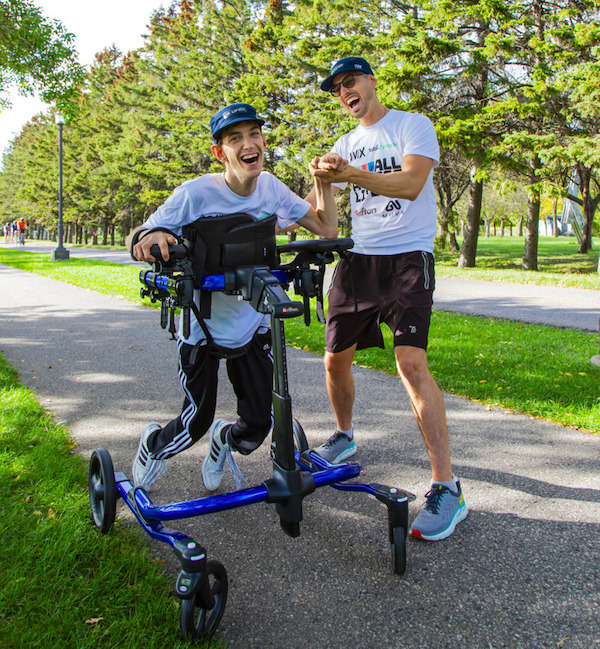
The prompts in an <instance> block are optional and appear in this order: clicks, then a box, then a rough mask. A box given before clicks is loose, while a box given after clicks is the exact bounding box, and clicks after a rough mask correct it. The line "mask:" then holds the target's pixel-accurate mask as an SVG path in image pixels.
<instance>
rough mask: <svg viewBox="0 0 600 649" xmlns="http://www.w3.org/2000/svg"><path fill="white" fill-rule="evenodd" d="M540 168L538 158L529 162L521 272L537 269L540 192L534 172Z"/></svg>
mask: <svg viewBox="0 0 600 649" xmlns="http://www.w3.org/2000/svg"><path fill="white" fill-rule="evenodd" d="M541 166H542V164H541V162H540V160H539V158H537V157H535V158H534V159H533V160H531V163H530V167H529V185H530V189H529V199H528V201H527V223H526V224H525V249H524V250H523V265H522V268H523V270H537V269H538V241H539V236H540V190H539V188H538V186H537V182H538V181H539V178H538V175H537V173H536V171H537V170H538V169H539V168H540V167H541Z"/></svg>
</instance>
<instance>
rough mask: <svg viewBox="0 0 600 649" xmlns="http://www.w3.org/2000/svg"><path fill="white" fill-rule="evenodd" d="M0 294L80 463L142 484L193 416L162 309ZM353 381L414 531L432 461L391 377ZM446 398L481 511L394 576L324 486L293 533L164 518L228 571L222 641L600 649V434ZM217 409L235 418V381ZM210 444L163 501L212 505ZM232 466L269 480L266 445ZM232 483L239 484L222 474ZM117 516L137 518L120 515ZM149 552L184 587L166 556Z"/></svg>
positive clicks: (365, 422) (313, 430) (240, 513)
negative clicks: (146, 456)
mask: <svg viewBox="0 0 600 649" xmlns="http://www.w3.org/2000/svg"><path fill="white" fill-rule="evenodd" d="M26 249H27V248H26ZM0 285H1V286H2V287H3V291H2V293H3V309H2V310H1V311H0V352H1V353H2V354H4V355H5V356H6V358H7V359H8V361H9V362H10V363H11V364H12V365H13V366H14V367H15V368H17V370H19V372H20V378H21V381H22V382H23V383H24V385H26V386H27V387H28V388H30V389H32V390H33V391H34V392H35V393H36V395H37V397H38V399H39V401H40V403H42V405H43V406H44V407H46V408H47V409H48V410H49V411H50V412H52V413H53V415H54V416H55V418H56V420H58V421H62V422H64V423H65V424H66V425H67V426H68V428H69V429H70V430H71V431H72V433H73V436H74V439H75V440H76V441H77V443H78V445H79V451H80V452H81V453H82V454H83V455H84V456H85V457H89V455H90V454H91V452H92V451H93V450H94V449H95V448H97V447H99V446H103V447H106V448H107V449H109V451H110V453H111V456H112V458H113V461H114V463H115V469H116V470H117V471H125V472H126V473H127V474H130V468H131V462H132V459H133V457H134V455H135V452H136V450H137V445H138V440H139V435H140V432H141V430H142V428H143V427H144V425H145V424H146V423H147V422H148V421H152V420H156V421H159V422H166V421H168V420H169V419H170V418H171V417H173V416H174V415H176V414H177V413H178V412H179V409H180V407H181V400H182V398H181V393H180V388H179V385H178V381H177V371H176V370H177V368H176V349H175V343H173V342H172V341H170V340H169V339H168V335H167V334H166V333H165V332H164V331H163V330H162V329H161V328H160V326H159V322H158V318H159V316H158V313H157V312H156V311H155V310H150V309H147V308H144V307H140V306H136V305H132V304H129V303H127V302H124V301H122V300H118V299H114V298H110V297H107V296H104V295H101V294H99V293H94V292H92V291H88V290H85V289H80V288H77V287H74V286H70V285H67V284H63V283H60V282H56V281H54V280H50V279H46V278H43V277H38V276H36V275H33V274H30V273H26V272H22V271H18V270H15V269H13V268H9V267H6V266H0ZM511 287H512V285H511ZM468 299H469V300H471V301H476V302H479V300H478V299H474V298H473V296H472V295H470V296H469V298H468ZM463 300H464V301H466V300H467V298H466V297H463ZM436 303H437V304H438V305H439V299H438V298H436ZM507 315H508V314H505V316H503V317H507ZM596 321H597V312H596ZM558 324H562V323H558ZM564 326H567V325H564ZM532 344H534V341H532ZM540 355H543V350H540ZM288 366H289V377H290V383H291V388H290V390H291V393H292V398H293V401H294V415H295V416H296V417H297V418H298V419H299V420H300V421H301V422H302V424H303V426H304V429H305V430H306V432H307V435H308V438H309V442H310V443H311V445H317V444H320V443H321V442H323V441H324V440H325V439H327V437H328V436H329V434H330V432H331V430H332V427H333V419H332V416H331V414H330V408H329V403H328V399H327V395H326V392H325V389H324V376H323V368H322V361H321V358H320V357H318V356H316V355H313V354H310V353H307V352H302V351H299V350H295V349H289V350H288ZM355 377H356V388H357V406H356V416H355V425H356V429H357V441H358V446H359V453H358V454H357V456H356V459H357V460H358V461H360V463H361V464H362V466H363V473H362V475H361V479H362V480H364V481H365V482H371V481H376V482H381V483H385V484H389V485H393V486H397V487H400V488H403V489H406V490H408V491H411V492H413V493H415V494H417V495H418V498H417V501H415V502H414V503H411V506H410V518H411V520H412V518H413V517H414V516H415V515H416V514H417V512H418V511H419V509H420V507H421V504H422V501H423V495H424V493H425V491H426V490H427V488H428V483H429V473H430V469H429V463H428V461H427V457H426V454H425V450H424V447H423V443H422V441H421V438H420V434H419V432H418V429H417V427H416V424H415V420H414V416H413V414H412V410H411V407H410V403H409V401H408V398H407V396H406V393H405V392H404V390H403V389H402V386H401V384H400V382H399V380H398V379H397V378H395V377H392V376H385V375H382V374H378V373H376V372H372V371H370V370H366V369H364V368H355ZM445 398H446V406H447V410H448V423H449V429H450V435H451V445H452V455H453V462H454V471H455V473H456V474H457V475H458V476H459V477H460V479H461V481H462V484H463V488H464V491H465V496H466V501H467V504H468V506H469V509H470V513H469V516H468V518H467V519H466V521H464V522H463V523H461V524H460V525H459V526H458V528H457V530H456V532H455V533H454V534H453V535H452V536H451V537H450V538H449V539H446V540H445V541H442V542H438V543H426V542H422V541H416V540H413V539H411V540H409V543H408V558H407V559H408V567H407V571H406V573H405V575H404V576H402V577H398V576H395V575H393V574H392V570H391V560H390V547H389V543H388V539H387V516H386V510H385V507H384V506H383V505H381V504H380V503H378V502H377V501H376V500H374V499H372V498H370V497H369V496H366V495H364V494H358V493H346V492H338V491H335V490H333V489H329V488H326V487H325V488H322V489H319V490H317V492H315V493H314V494H312V495H311V496H309V497H308V498H307V499H306V500H305V501H304V521H303V523H302V526H301V532H302V533H301V536H300V537H299V538H297V539H291V538H289V537H287V536H286V535H285V534H283V532H281V530H280V528H279V522H278V518H277V515H276V512H275V510H274V508H273V507H272V506H271V505H267V504H259V505H252V506H250V507H245V508H241V509H236V510H232V511H228V512H221V513H217V514H211V515H207V516H203V517H198V518H195V519H187V520H184V521H178V522H176V523H174V524H173V525H172V527H175V528H176V529H181V530H183V531H185V532H186V533H188V534H190V536H192V537H194V538H195V539H196V540H197V541H198V542H200V543H202V544H203V545H204V546H205V547H206V548H207V551H208V554H209V557H211V558H215V559H218V560H219V561H221V562H222V563H223V564H224V565H225V567H226V569H227V572H228V575H229V581H230V588H229V599H228V603H227V607H226V610H225V615H224V617H223V620H222V622H221V626H220V631H219V633H220V635H221V637H223V638H224V639H225V640H226V641H227V642H228V643H229V646H230V647H232V648H233V649H268V648H273V649H284V648H286V649H296V648H297V649H300V648H308V649H321V648H322V649H345V648H346V647H349V646H351V647H356V648H358V649H386V648H390V649H404V648H407V649H408V648H411V649H414V648H415V647H417V648H423V649H437V648H440V649H441V648H446V647H448V648H452V649H457V648H467V649H480V648H481V649H490V648H492V649H499V648H503V647H507V648H508V647H510V648H519V649H520V648H523V649H531V648H556V647H562V648H564V649H574V648H578V649H590V648H592V647H600V437H598V436H595V435H589V434H586V433H583V432H581V431H577V430H573V429H568V428H563V427H561V426H556V425H553V424H549V423H546V422H544V421H540V420H536V419H533V418H529V417H525V416H521V415H516V414H512V413H510V412H507V411H504V410H501V409H496V408H492V409H488V408H487V407H485V406H481V405H479V404H475V403H472V402H470V401H468V400H467V399H461V398H457V397H454V396H451V395H445ZM217 416H222V417H225V418H227V419H232V418H234V417H235V402H234V398H233V395H232V392H231V390H230V388H229V385H228V382H227V380H226V378H225V376H224V375H223V377H222V380H221V383H220V400H219V405H218V409H217ZM206 450H207V440H206V439H203V440H201V441H200V442H199V443H198V444H196V445H195V446H194V447H192V448H191V449H189V450H188V451H186V452H185V453H182V454H180V455H179V456H177V457H175V458H172V459H171V460H169V461H168V462H167V468H168V474H167V476H166V477H163V478H160V479H159V481H158V482H157V486H156V490H155V491H153V492H152V497H153V499H154V501H155V502H157V503H167V502H172V501H179V500H184V499H189V498H195V497H201V496H203V495H205V494H206V492H205V491H204V488H203V486H202V480H201V476H200V464H201V462H202V459H203V458H204V455H205V453H206ZM239 464H240V467H241V469H242V471H243V472H244V475H245V476H246V479H247V480H248V483H249V484H259V483H260V482H262V481H263V480H264V479H266V478H267V477H269V475H270V462H269V460H268V457H267V448H266V446H265V447H263V448H261V449H259V450H258V451H257V452H256V453H254V454H253V455H251V456H249V457H245V458H240V461H239ZM223 487H224V488H226V489H232V488H233V483H232V480H231V478H230V476H229V475H226V477H225V479H224V483H223ZM118 515H119V516H121V517H123V519H124V520H126V521H131V524H132V525H133V526H134V527H137V523H136V522H135V521H132V517H131V515H130V514H129V511H128V509H126V508H124V507H123V506H122V505H120V506H119V512H118ZM140 531H141V530H140ZM148 543H149V546H150V547H151V549H152V551H153V552H155V553H156V556H160V557H163V558H165V559H167V563H166V564H165V570H166V571H167V572H168V574H169V575H171V576H172V578H173V581H174V580H175V577H176V575H177V572H178V570H179V566H178V563H177V561H176V560H174V557H173V554H172V551H171V550H170V548H169V547H168V546H166V545H165V544H161V543H159V542H156V541H152V540H150V539H148ZM133 605H135V602H134V601H133V600H132V606H133ZM177 633H178V620H177V619H176V616H174V619H173V634H174V637H175V636H176V634H177Z"/></svg>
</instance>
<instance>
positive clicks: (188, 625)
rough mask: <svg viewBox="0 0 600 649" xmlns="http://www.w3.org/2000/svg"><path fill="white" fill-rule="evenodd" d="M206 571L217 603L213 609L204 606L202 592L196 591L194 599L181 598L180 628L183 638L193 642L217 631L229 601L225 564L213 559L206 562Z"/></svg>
mask: <svg viewBox="0 0 600 649" xmlns="http://www.w3.org/2000/svg"><path fill="white" fill-rule="evenodd" d="M206 573H207V574H208V580H209V584H210V592H211V593H212V595H213V597H214V598H215V605H214V606H213V607H212V608H211V609H206V608H204V605H203V603H202V599H201V597H200V593H196V596H195V597H193V598H192V599H182V600H181V609H180V615H179V628H180V630H181V635H182V636H183V638H184V639H185V640H188V641H192V642H200V641H202V640H205V639H206V638H210V637H211V636H212V635H213V634H214V633H215V631H216V630H217V627H218V626H219V622H221V618H222V617H223V613H224V611H225V604H226V602H227V590H228V582H227V572H226V570H225V566H223V564H222V563H220V562H219V561H214V560H213V559H211V560H209V561H207V562H206Z"/></svg>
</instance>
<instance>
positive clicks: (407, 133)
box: [308, 57, 468, 541]
mask: <svg viewBox="0 0 600 649" xmlns="http://www.w3.org/2000/svg"><path fill="white" fill-rule="evenodd" d="M376 84H377V80H376V79H375V76H374V75H373V71H372V69H371V67H370V65H369V63H367V61H365V60H364V59H362V58H359V57H347V58H344V59H341V60H340V61H338V62H337V63H335V65H334V66H333V68H332V70H331V75H330V76H329V77H328V78H327V79H325V81H324V82H323V83H322V84H321V89H322V90H324V91H326V92H329V93H331V94H332V95H333V96H335V97H337V98H338V100H339V102H340V104H341V105H342V107H343V108H344V109H345V110H346V111H347V112H348V113H349V114H350V115H351V116H352V117H354V118H355V119H357V120H359V125H358V126H357V127H356V128H355V129H354V130H353V131H351V132H350V133H347V134H346V135H343V136H342V137H341V138H340V139H339V140H338V141H337V142H336V143H335V145H334V147H333V150H332V152H331V153H328V154H327V155H325V156H323V157H322V158H320V159H319V162H318V167H319V169H318V171H317V172H316V173H315V175H316V176H319V175H320V176H321V177H322V178H323V179H325V180H327V181H329V182H333V183H336V187H337V188H338V189H339V188H343V187H345V185H346V184H347V183H350V184H351V207H352V238H353V239H354V248H353V249H352V251H351V252H349V253H347V256H346V258H345V259H343V260H342V261H340V263H339V264H338V267H337V269H336V273H335V276H334V279H333V282H332V287H331V290H330V294H329V308H328V316H327V329H326V343H327V351H326V353H325V371H326V383H327V391H328V394H329V399H330V401H331V405H332V409H333V412H334V415H335V418H336V423H337V430H336V432H335V433H334V434H333V435H332V437H331V438H330V439H329V440H328V441H327V442H326V443H325V444H323V445H322V446H319V447H318V448H317V449H315V450H316V451H317V453H319V455H321V456H322V457H324V458H325V459H327V460H328V461H330V462H332V463H337V462H341V461H342V460H344V459H346V458H348V457H350V456H352V455H354V453H356V442H355V441H354V431H353V426H352V409H353V405H354V398H355V391H354V380H353V377H352V361H353V358H354V353H355V351H356V350H357V349H364V348H367V347H383V346H384V345H383V337H382V334H381V328H380V325H381V324H382V323H385V324H386V325H387V326H388V327H389V328H390V329H391V331H392V332H393V334H394V353H395V357H396V366H397V368H398V373H399V375H400V378H401V379H402V382H403V384H404V386H405V388H406V390H407V392H408V394H409V396H410V400H411V404H412V408H413V412H414V414H415V417H416V420H417V424H418V426H419V428H420V430H421V433H422V435H423V439H424V441H425V446H426V447H427V452H428V454H429V459H430V461H431V468H432V483H431V489H430V490H429V491H428V492H427V495H426V502H425V506H424V508H423V510H422V511H421V513H420V514H419V515H418V516H417V518H416V519H415V521H413V524H412V526H411V530H410V533H411V534H412V535H413V536H415V537H418V538H422V539H426V540H430V541H437V540H440V539H443V538H446V537H447V536H450V534H452V532H453V531H454V529H455V527H456V525H457V524H458V523H459V522H460V521H462V520H463V519H464V518H465V517H466V516H467V511H468V510H467V506H466V504H465V501H464V497H463V494H462V489H461V486H460V482H459V481H458V479H457V478H456V476H454V474H453V473H452V465H451V462H450V450H449V443H448V429H447V425H446V407H445V404H444V398H443V396H442V393H441V391H440V389H439V387H438V386H437V384H436V382H435V380H434V379H433V377H432V376H431V373H430V372H429V368H428V365H427V352H426V350H427V338H428V333H429V324H430V319H431V309H432V304H433V290H434V287H435V276H434V260H433V240H434V237H435V234H436V229H437V213H436V200H435V191H434V186H433V169H434V167H435V166H437V164H438V161H439V146H438V142H437V136H436V133H435V129H434V127H433V124H432V123H431V121H430V120H429V119H428V118H427V117H425V116H424V115H420V114H418V113H407V112H404V111H399V110H390V109H389V108H386V107H385V106H384V105H383V104H381V102H380V101H379V99H378V97H377V93H376ZM308 200H309V202H311V203H312V202H313V201H314V195H313V194H312V193H311V194H309V196H308Z"/></svg>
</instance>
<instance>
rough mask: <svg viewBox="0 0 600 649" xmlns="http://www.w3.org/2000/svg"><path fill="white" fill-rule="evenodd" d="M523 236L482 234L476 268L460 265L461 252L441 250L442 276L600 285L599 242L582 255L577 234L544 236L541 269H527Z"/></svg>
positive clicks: (438, 258)
mask: <svg viewBox="0 0 600 649" xmlns="http://www.w3.org/2000/svg"><path fill="white" fill-rule="evenodd" d="M524 246H525V240H524V238H523V237H490V238H489V239H486V238H485V237H481V236H480V237H479V240H478V245H477V260H476V266H475V268H458V267H457V263H458V258H459V254H460V253H458V252H453V251H449V250H437V251H436V253H435V258H436V274H437V275H438V276H439V277H464V278H465V279H480V280H488V281H492V282H514V283H518V284H549V285H553V286H566V287H576V288H587V289H594V290H599V289H600V276H599V275H598V245H597V243H596V244H595V247H594V248H593V249H592V250H591V251H589V252H588V253H586V254H584V255H582V254H579V253H578V252H577V250H578V248H579V244H578V243H577V240H576V239H575V238H574V237H558V238H554V237H540V240H539V246H538V270H537V271H523V270H521V263H522V260H523V249H524Z"/></svg>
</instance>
